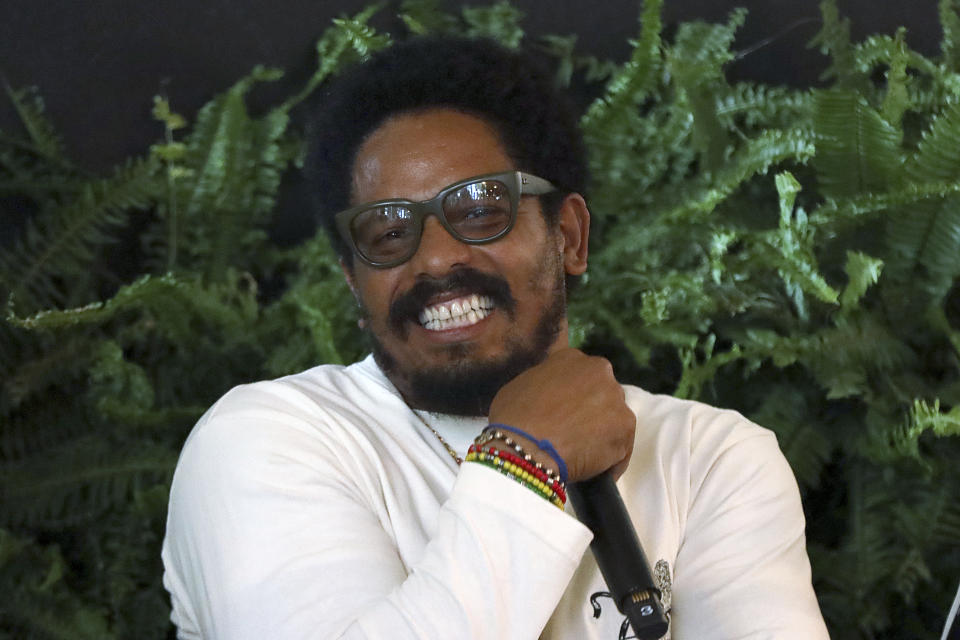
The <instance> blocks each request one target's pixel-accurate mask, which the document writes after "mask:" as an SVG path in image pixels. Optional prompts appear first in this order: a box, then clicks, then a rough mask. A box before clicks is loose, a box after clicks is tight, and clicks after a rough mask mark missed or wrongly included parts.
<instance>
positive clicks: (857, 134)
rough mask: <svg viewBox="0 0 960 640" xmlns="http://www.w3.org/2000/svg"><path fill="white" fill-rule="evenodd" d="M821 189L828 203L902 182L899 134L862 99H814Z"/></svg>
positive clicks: (840, 95) (823, 95) (846, 95)
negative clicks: (828, 200) (830, 200)
mask: <svg viewBox="0 0 960 640" xmlns="http://www.w3.org/2000/svg"><path fill="white" fill-rule="evenodd" d="M814 102H815V105H816V106H815V109H816V116H815V126H816V132H817V155H816V157H815V158H814V167H815V168H816V170H817V179H818V182H819V185H820V189H821V190H822V191H823V193H824V195H825V196H827V197H829V198H840V197H845V196H856V195H860V194H864V193H870V192H880V193H882V192H884V191H888V190H892V189H895V188H896V187H897V186H898V185H899V184H900V183H901V182H902V178H901V174H902V172H903V162H902V160H901V157H900V152H899V145H900V133H899V132H898V130H897V129H896V127H894V126H893V125H891V124H890V123H888V122H887V121H886V120H884V119H883V117H882V116H881V115H880V114H879V113H878V112H877V111H876V110H875V109H873V108H872V107H871V106H870V105H869V104H868V103H867V101H866V100H865V99H864V98H863V97H862V96H860V95H858V94H856V93H854V92H850V91H839V90H825V91H817V92H816V94H815V99H814Z"/></svg>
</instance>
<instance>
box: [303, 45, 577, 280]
mask: <svg viewBox="0 0 960 640" xmlns="http://www.w3.org/2000/svg"><path fill="white" fill-rule="evenodd" d="M436 107H441V108H442V107H449V108H452V109H457V110H460V111H463V112H466V113H470V114H472V115H475V116H478V117H480V118H481V119H483V120H485V121H486V122H488V123H489V124H491V125H492V126H493V128H494V129H495V130H496V131H497V132H498V133H499V136H500V139H501V142H502V144H503V146H504V148H505V149H506V151H507V153H508V154H509V155H510V157H511V158H512V159H513V160H514V162H515V164H516V168H518V169H520V170H522V171H526V172H529V173H533V174H535V175H538V176H540V177H542V178H546V179H547V180H549V181H551V182H552V183H553V184H555V185H557V187H558V188H559V193H553V194H548V195H547V196H542V203H543V207H542V208H543V212H544V215H545V216H546V218H547V221H548V223H550V224H553V222H554V221H555V217H556V211H557V209H558V208H559V203H560V202H561V200H562V198H563V196H564V195H565V194H567V193H572V192H576V193H583V192H584V189H585V186H586V182H587V165H586V154H585V152H584V146H583V139H582V136H581V134H580V132H579V129H578V127H577V121H576V116H575V114H574V111H573V108H572V106H571V105H570V103H569V102H568V101H567V99H566V97H565V96H563V95H561V94H560V93H559V92H558V91H557V90H556V89H555V87H554V84H553V77H552V75H551V74H550V73H549V71H547V70H546V69H545V68H544V67H543V66H541V65H540V64H539V62H538V61H537V60H535V59H534V58H532V57H531V56H529V55H528V54H525V53H523V52H520V51H514V50H509V49H506V48H504V47H502V46H501V45H499V44H497V43H495V42H493V41H491V40H485V39H467V38H458V37H446V36H443V37H438V36H430V37H419V38H414V39H411V40H408V41H405V42H402V43H399V44H396V45H394V46H392V47H389V48H387V49H385V50H383V51H381V52H379V53H377V54H375V55H373V56H372V57H371V58H369V59H368V60H366V61H365V62H363V63H362V64H359V65H357V66H355V67H353V68H350V69H347V70H346V71H345V72H344V73H343V74H341V76H340V77H339V78H337V79H336V80H335V81H334V82H333V83H332V86H331V87H330V88H329V90H328V91H326V92H321V93H319V95H317V96H315V98H314V102H313V104H312V106H311V113H310V114H309V115H310V117H311V118H312V120H311V126H310V128H309V130H308V136H309V139H310V146H311V149H310V155H309V159H308V164H307V175H306V177H307V180H308V181H309V183H310V184H311V189H312V190H313V193H314V196H315V198H314V199H315V206H316V207H317V209H318V213H319V218H320V222H321V223H322V224H323V225H324V227H325V228H326V230H327V233H328V235H329V236H330V239H331V242H332V244H333V246H334V248H335V249H336V251H337V253H338V254H339V255H340V256H341V258H342V259H343V260H344V261H345V263H346V264H347V265H348V266H349V265H352V256H351V255H350V253H349V250H348V249H347V248H346V245H345V244H344V243H343V241H342V240H341V238H340V237H339V234H338V233H337V230H336V227H335V224H334V220H333V216H334V214H335V213H337V212H338V211H341V210H343V209H346V208H347V207H348V206H350V185H351V182H352V180H351V177H352V172H353V164H354V160H355V157H356V154H357V150H358V148H359V147H360V146H361V145H362V143H363V142H364V140H365V139H366V138H367V137H368V136H369V135H370V134H371V133H372V132H373V131H374V130H376V129H377V128H378V127H379V126H380V125H381V124H383V123H384V122H385V121H386V120H387V119H389V118H391V117H392V116H396V115H399V114H401V113H410V112H416V111H419V110H426V109H430V108H436Z"/></svg>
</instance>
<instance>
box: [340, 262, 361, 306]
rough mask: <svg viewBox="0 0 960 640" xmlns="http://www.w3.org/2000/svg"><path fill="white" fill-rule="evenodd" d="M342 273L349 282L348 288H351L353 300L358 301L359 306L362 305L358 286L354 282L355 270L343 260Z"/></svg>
mask: <svg viewBox="0 0 960 640" xmlns="http://www.w3.org/2000/svg"><path fill="white" fill-rule="evenodd" d="M339 263H340V271H342V272H343V279H344V280H346V281H347V286H348V287H350V293H352V294H353V299H354V300H356V301H357V304H359V303H360V294H359V293H357V285H356V283H355V282H354V281H353V268H352V267H351V266H350V265H348V264H347V263H346V262H345V261H344V260H343V258H340V260H339Z"/></svg>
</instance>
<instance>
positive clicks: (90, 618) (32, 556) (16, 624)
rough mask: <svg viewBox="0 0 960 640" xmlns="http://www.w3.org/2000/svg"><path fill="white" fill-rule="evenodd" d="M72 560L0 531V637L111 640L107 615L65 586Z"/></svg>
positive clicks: (47, 639)
mask: <svg viewBox="0 0 960 640" xmlns="http://www.w3.org/2000/svg"><path fill="white" fill-rule="evenodd" d="M67 574H68V569H67V560H66V558H64V556H63V554H62V553H61V551H60V550H59V549H58V548H57V547H56V546H55V545H50V546H46V547H41V546H40V545H38V544H36V543H35V542H33V541H30V540H28V539H26V538H18V537H16V536H14V535H13V534H12V533H10V532H9V531H7V530H5V529H0V590H2V591H3V593H4V594H5V595H4V598H3V599H2V600H0V637H4V638H37V637H40V638H43V639H44V640H111V639H113V638H116V637H117V636H116V635H114V634H113V633H112V632H111V630H110V625H109V621H108V616H107V615H106V612H105V611H103V610H102V609H101V608H99V607H97V606H95V605H93V604H92V603H90V602H86V601H84V600H83V599H82V598H80V597H78V595H77V594H76V593H75V592H74V591H73V590H72V589H71V588H70V586H68V585H67V584H66V582H67V581H66V578H67ZM38 634H39V635H38Z"/></svg>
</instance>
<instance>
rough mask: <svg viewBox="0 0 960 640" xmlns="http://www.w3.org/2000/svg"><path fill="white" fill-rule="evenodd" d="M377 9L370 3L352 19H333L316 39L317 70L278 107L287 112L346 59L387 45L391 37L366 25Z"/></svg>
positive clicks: (377, 5)
mask: <svg viewBox="0 0 960 640" xmlns="http://www.w3.org/2000/svg"><path fill="white" fill-rule="evenodd" d="M380 9H381V5H379V4H373V5H370V6H368V7H367V8H366V9H364V10H363V11H361V12H360V13H358V14H357V15H355V16H354V17H353V18H349V19H348V18H338V19H335V20H334V21H333V26H332V27H329V28H328V29H327V30H326V31H324V33H323V35H322V36H321V37H320V39H319V40H317V44H316V51H317V68H316V70H314V72H313V74H312V75H311V76H310V79H309V80H307V82H306V84H305V85H304V86H303V88H302V89H301V90H300V91H298V92H297V93H296V94H294V95H293V96H291V97H290V98H288V99H287V100H285V101H284V102H283V104H282V105H281V106H280V107H278V108H277V110H278V111H281V112H283V113H288V112H289V111H290V110H291V109H293V108H294V107H295V106H297V105H298V104H300V103H301V102H303V101H304V100H305V99H306V98H307V96H309V95H310V94H312V93H313V92H314V91H315V90H316V88H317V87H319V86H320V85H321V84H323V82H324V81H325V80H327V78H329V77H330V76H331V75H333V74H334V73H335V72H336V71H337V70H338V69H340V68H342V67H343V66H345V65H346V64H347V63H348V62H350V61H354V60H356V59H357V58H358V57H365V56H367V55H369V54H370V53H372V52H375V51H379V50H380V49H383V48H384V47H387V46H389V45H390V42H391V40H390V37H389V36H388V35H385V34H380V33H377V31H376V30H375V29H374V28H373V27H371V26H370V25H369V24H367V23H368V22H369V20H370V18H372V17H373V16H374V15H375V14H376V13H377V11H379V10H380ZM401 11H402V10H401ZM401 17H403V13H401Z"/></svg>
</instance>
